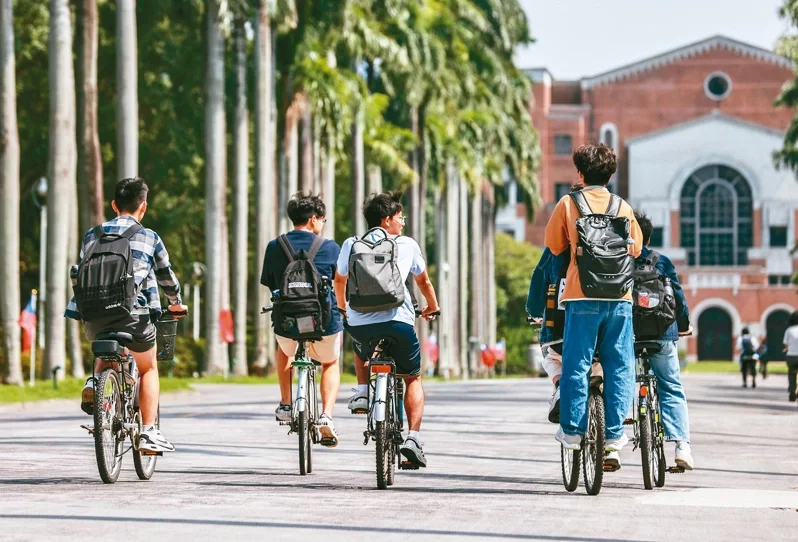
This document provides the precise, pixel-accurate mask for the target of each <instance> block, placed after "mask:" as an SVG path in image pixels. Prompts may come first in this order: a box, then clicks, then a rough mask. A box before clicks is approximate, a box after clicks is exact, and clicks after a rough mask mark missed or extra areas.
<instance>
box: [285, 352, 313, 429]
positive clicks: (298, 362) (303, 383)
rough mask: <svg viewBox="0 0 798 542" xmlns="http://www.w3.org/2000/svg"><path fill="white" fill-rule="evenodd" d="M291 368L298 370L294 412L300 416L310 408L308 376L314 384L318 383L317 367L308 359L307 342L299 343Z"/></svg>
mask: <svg viewBox="0 0 798 542" xmlns="http://www.w3.org/2000/svg"><path fill="white" fill-rule="evenodd" d="M291 367H292V368H295V369H296V370H297V385H296V401H294V411H295V414H299V413H300V412H305V410H307V407H308V404H307V403H308V380H309V379H308V376H311V377H312V379H313V382H314V384H315V381H316V375H315V373H316V367H315V365H314V364H313V361H312V360H311V359H310V358H308V357H307V353H306V346H305V341H299V346H298V347H297V352H296V357H294V361H293V363H291ZM314 388H315V386H314ZM314 391H315V390H314Z"/></svg>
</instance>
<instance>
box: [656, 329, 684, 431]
mask: <svg viewBox="0 0 798 542" xmlns="http://www.w3.org/2000/svg"><path fill="white" fill-rule="evenodd" d="M657 343H659V344H660V346H662V350H660V351H659V352H657V353H656V354H651V356H650V358H649V363H650V364H651V370H652V371H653V372H654V375H655V376H656V377H657V386H658V388H659V402H660V409H661V410H662V423H663V424H664V425H665V437H666V438H667V439H668V440H676V441H685V442H690V418H689V417H688V415H687V398H686V397H685V395H684V388H683V387H682V380H681V377H680V369H679V352H678V350H677V349H676V343H674V342H673V341H657Z"/></svg>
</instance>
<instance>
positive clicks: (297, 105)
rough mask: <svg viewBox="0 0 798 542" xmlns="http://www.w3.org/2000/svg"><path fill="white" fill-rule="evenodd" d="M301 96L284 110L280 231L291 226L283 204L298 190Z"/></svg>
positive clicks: (285, 230) (283, 231)
mask: <svg viewBox="0 0 798 542" xmlns="http://www.w3.org/2000/svg"><path fill="white" fill-rule="evenodd" d="M301 107H302V104H301V98H300V96H299V94H297V95H295V96H294V99H293V100H292V102H291V104H290V105H289V106H288V108H287V109H286V112H285V132H284V134H283V135H284V137H283V175H282V179H281V181H280V193H279V195H278V202H277V205H278V206H279V208H280V212H279V216H280V231H279V232H278V233H280V234H282V233H285V232H287V231H288V230H289V229H290V228H291V226H290V222H289V221H288V216H287V215H286V213H285V211H284V207H283V206H284V205H285V204H286V203H287V202H288V200H289V199H290V198H291V197H292V196H293V195H294V194H296V193H297V192H298V191H299V122H300V117H301V115H302V110H301Z"/></svg>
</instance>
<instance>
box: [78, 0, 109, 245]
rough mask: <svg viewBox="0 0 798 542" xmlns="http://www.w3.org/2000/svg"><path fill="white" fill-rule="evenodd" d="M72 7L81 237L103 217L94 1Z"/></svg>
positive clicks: (80, 0)
mask: <svg viewBox="0 0 798 542" xmlns="http://www.w3.org/2000/svg"><path fill="white" fill-rule="evenodd" d="M76 7H77V16H76V17H75V23H76V25H77V28H76V29H75V39H76V40H77V45H76V49H77V62H76V63H75V66H76V70H75V75H76V77H77V81H76V85H75V90H76V92H77V112H78V115H77V125H78V174H77V181H78V213H79V217H78V231H79V232H80V233H85V232H87V231H88V230H89V228H92V227H94V226H96V225H97V224H101V223H102V222H104V218H103V217H104V215H105V212H104V210H105V202H104V200H103V198H104V196H103V169H102V159H101V157H100V136H99V133H98V129H97V0H78V1H77V3H76ZM79 239H80V237H78V240H79Z"/></svg>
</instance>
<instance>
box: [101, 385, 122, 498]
mask: <svg viewBox="0 0 798 542" xmlns="http://www.w3.org/2000/svg"><path fill="white" fill-rule="evenodd" d="M123 423H124V412H123V409H122V389H121V387H120V385H119V378H118V377H117V375H116V372H115V371H114V370H113V369H106V370H104V371H103V372H102V373H101V374H100V377H99V378H98V379H97V384H96V387H95V388H94V452H95V455H96V456H97V469H98V470H99V471H100V478H102V481H103V482H105V483H106V484H113V483H114V482H116V480H117V478H119V472H120V471H121V470H122V446H123V445H124V442H125V433H124V432H123V425H122V424H123Z"/></svg>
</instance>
